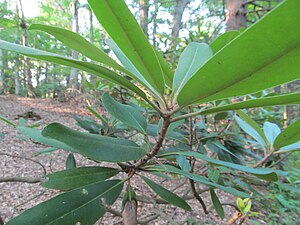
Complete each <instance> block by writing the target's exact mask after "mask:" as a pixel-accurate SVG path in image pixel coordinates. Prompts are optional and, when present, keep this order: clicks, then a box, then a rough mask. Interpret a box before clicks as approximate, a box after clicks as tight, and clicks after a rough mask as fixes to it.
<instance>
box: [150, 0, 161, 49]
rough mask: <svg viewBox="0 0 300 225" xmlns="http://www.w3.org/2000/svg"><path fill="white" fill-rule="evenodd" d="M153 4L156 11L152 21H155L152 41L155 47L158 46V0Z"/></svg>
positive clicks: (154, 0)
mask: <svg viewBox="0 0 300 225" xmlns="http://www.w3.org/2000/svg"><path fill="white" fill-rule="evenodd" d="M153 4H154V7H155V8H154V13H153V17H152V21H153V33H152V43H153V46H154V47H157V42H156V37H155V36H156V33H157V21H156V17H157V13H158V8H159V7H158V5H157V2H156V0H153Z"/></svg>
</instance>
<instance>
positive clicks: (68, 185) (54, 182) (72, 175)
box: [42, 167, 119, 190]
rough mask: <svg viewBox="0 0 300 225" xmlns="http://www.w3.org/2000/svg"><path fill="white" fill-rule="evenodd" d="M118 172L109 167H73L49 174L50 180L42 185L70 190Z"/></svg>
mask: <svg viewBox="0 0 300 225" xmlns="http://www.w3.org/2000/svg"><path fill="white" fill-rule="evenodd" d="M118 173H119V171H118V170H117V169H114V168H108V167H80V168H73V169H68V170H62V171H58V172H56V173H52V174H49V175H47V177H48V181H46V182H44V183H43V184H42V186H43V187H46V188H51V189H57V190H70V189H75V188H78V187H82V186H85V185H88V184H92V183H97V182H99V181H103V180H106V179H108V178H110V177H113V176H115V175H117V174H118Z"/></svg>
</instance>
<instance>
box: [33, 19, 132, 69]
mask: <svg viewBox="0 0 300 225" xmlns="http://www.w3.org/2000/svg"><path fill="white" fill-rule="evenodd" d="M28 30H40V31H44V32H47V33H49V34H51V35H53V36H54V37H55V38H56V39H58V40H59V41H61V42H62V43H63V44H64V45H66V46H68V47H69V48H71V49H72V50H75V51H77V52H79V53H81V54H83V55H84V56H86V57H88V58H90V59H92V60H94V61H96V62H100V63H103V64H105V65H107V66H110V67H112V68H114V69H116V70H119V71H121V72H124V73H127V70H126V69H124V68H123V67H122V66H120V65H119V64H118V63H116V62H115V61H114V60H113V59H112V58H110V57H109V56H108V55H107V54H106V53H104V52H103V51H102V50H100V49H99V48H97V47H96V46H95V45H93V44H91V43H90V42H89V41H87V40H86V39H85V38H83V37H82V36H80V35H79V34H77V33H74V32H72V31H70V30H66V29H63V28H59V27H54V26H47V25H41V24H32V25H31V26H30V27H29V28H28Z"/></svg>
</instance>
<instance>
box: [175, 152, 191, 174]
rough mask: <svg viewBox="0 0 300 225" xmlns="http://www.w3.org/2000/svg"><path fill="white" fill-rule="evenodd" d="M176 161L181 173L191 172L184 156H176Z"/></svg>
mask: <svg viewBox="0 0 300 225" xmlns="http://www.w3.org/2000/svg"><path fill="white" fill-rule="evenodd" d="M176 161H177V163H178V165H179V166H180V168H181V169H182V170H183V171H187V172H189V171H191V169H192V168H191V165H190V162H189V161H188V160H187V159H186V157H185V156H183V155H179V156H177V157H176Z"/></svg>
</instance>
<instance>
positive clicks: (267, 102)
mask: <svg viewBox="0 0 300 225" xmlns="http://www.w3.org/2000/svg"><path fill="white" fill-rule="evenodd" d="M288 104H300V93H293V94H284V95H277V96H273V97H265V98H259V99H251V100H246V101H243V102H236V103H232V104H228V105H223V106H218V107H214V108H210V109H205V110H203V111H201V112H199V114H201V115H207V114H212V113H217V112H224V111H229V110H237V109H248V108H255V107H261V106H273V105H288Z"/></svg>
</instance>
